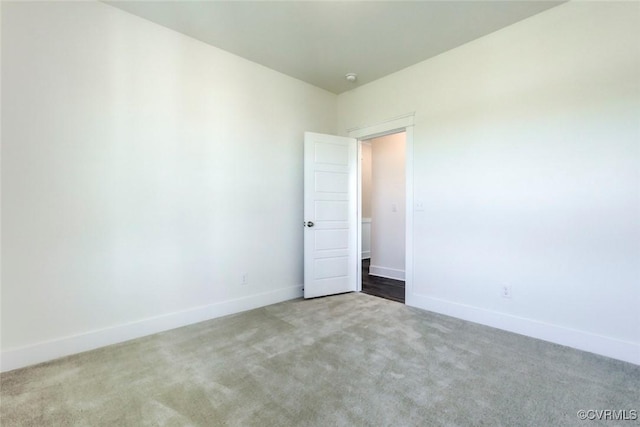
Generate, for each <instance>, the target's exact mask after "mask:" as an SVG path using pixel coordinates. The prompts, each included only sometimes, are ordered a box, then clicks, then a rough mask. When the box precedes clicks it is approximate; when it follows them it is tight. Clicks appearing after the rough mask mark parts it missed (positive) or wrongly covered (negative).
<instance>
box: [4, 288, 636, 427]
mask: <svg viewBox="0 0 640 427" xmlns="http://www.w3.org/2000/svg"><path fill="white" fill-rule="evenodd" d="M0 378H1V391H0V396H1V399H2V400H1V403H0V405H1V406H0V414H1V415H0V416H1V418H0V419H1V424H2V426H3V427H6V426H14V425H19V426H31V425H34V426H56V425H81V426H187V425H190V426H218V425H220V426H225V425H228V426H298V425H301V426H302V425H304V426H323V427H325V426H469V425H474V426H481V425H483V426H570V425H582V426H595V425H607V426H612V425H624V426H631V425H638V423H639V422H638V421H637V420H636V421H618V422H616V421H604V422H598V421H580V420H579V418H578V417H577V415H576V414H577V412H578V411H579V410H581V409H584V410H607V409H610V410H626V411H627V415H628V417H630V415H632V413H631V412H630V411H631V410H636V411H638V410H640V366H636V365H632V364H628V363H624V362H619V361H616V360H612V359H607V358H604V357H600V356H596V355H593V354H589V353H584V352H580V351H576V350H572V349H569V348H565V347H561V346H558V345H554V344H549V343H546V342H542V341H538V340H534V339H530V338H526V337H523V336H519V335H515V334H511V333H507V332H502V331H499V330H496V329H492V328H488V327H484V326H479V325H475V324H472V323H468V322H464V321H461V320H457V319H453V318H449V317H445V316H441V315H436V314H432V313H428V312H424V311H421V310H418V309H413V308H410V307H407V306H405V305H403V304H399V303H395V302H392V301H388V300H384V299H381V298H376V297H372V296H369V295H365V294H359V293H352V294H344V295H338V296H333V297H327V298H319V299H315V300H309V301H303V300H294V301H288V302H284V303H280V304H276V305H272V306H269V307H264V308H260V309H257V310H253V311H249V312H245V313H240V314H236V315H232V316H227V317H224V318H220V319H215V320H211V321H207V322H203V323H200V324H197V325H192V326H188V327H185V328H180V329H176V330H173V331H169V332H165V333H161V334H157V335H153V336H150V337H145V338H141V339H137V340H134V341H130V342H127V343H123V344H118V345H114V346H110V347H105V348H102V349H99V350H95V351H91V352H87V353H83V354H78V355H75V356H71V357H67V358H64V359H59V360H56V361H53V362H50V363H46V364H42V365H38V366H33V367H30V368H25V369H21V370H16V371H11V372H8V373H3V374H2V375H1V377H0Z"/></svg>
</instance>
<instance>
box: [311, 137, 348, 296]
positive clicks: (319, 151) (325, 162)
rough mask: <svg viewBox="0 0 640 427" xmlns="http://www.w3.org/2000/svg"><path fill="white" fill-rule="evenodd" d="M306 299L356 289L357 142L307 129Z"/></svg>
mask: <svg viewBox="0 0 640 427" xmlns="http://www.w3.org/2000/svg"><path fill="white" fill-rule="evenodd" d="M304 144H305V145H304V153H305V154H304V156H305V157H304V224H305V231H304V297H305V298H313V297H318V296H324V295H331V294H337V293H342V292H350V291H355V290H356V283H357V260H358V258H357V217H358V214H357V192H356V191H357V175H356V173H357V141H356V140H355V139H354V138H345V137H339V136H333V135H323V134H317V133H311V132H306V133H305V141H304Z"/></svg>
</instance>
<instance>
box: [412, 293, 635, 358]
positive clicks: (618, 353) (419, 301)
mask: <svg viewBox="0 0 640 427" xmlns="http://www.w3.org/2000/svg"><path fill="white" fill-rule="evenodd" d="M407 296H409V294H407ZM407 305H411V306H413V307H417V308H421V309H423V310H428V311H433V312H435V313H440V314H445V315H447V316H452V317H455V318H458V319H463V320H467V321H470V322H474V323H479V324H481V325H486V326H491V327H494V328H498V329H502V330H505V331H509V332H514V333H517V334H521V335H525V336H528V337H531V338H537V339H540V340H544V341H549V342H552V343H555V344H560V345H563V346H567V347H572V348H575V349H578V350H582V351H588V352H591V353H595V354H599V355H602V356H607V357H611V358H614V359H618V360H623V361H625V362H629V363H634V364H636V365H640V344H638V343H633V342H629V341H622V340H617V339H614V338H609V337H605V336H602V335H596V334H592V333H589V332H584V331H579V330H576V329H571V328H565V327H562V326H557V325H552V324H549V323H544V322H540V321H537V320H532V319H527V318H524V317H519V316H514V315H511V314H506V313H500V312H497V311H492V310H486V309H483V308H478V307H473V306H470V305H466V304H460V303H455V302H451V301H446V300H442V299H438V298H433V297H428V296H425V295H416V294H411V299H410V301H409V300H407Z"/></svg>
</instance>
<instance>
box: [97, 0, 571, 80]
mask: <svg viewBox="0 0 640 427" xmlns="http://www.w3.org/2000/svg"><path fill="white" fill-rule="evenodd" d="M105 3H108V4H110V5H112V6H115V7H117V8H120V9H122V10H125V11H127V12H130V13H132V14H134V15H138V16H140V17H142V18H145V19H148V20H149V21H152V22H155V23H157V24H160V25H163V26H165V27H168V28H171V29H173V30H176V31H178V32H180V33H183V34H186V35H188V36H191V37H193V38H195V39H198V40H201V41H203V42H205V43H208V44H210V45H213V46H216V47H218V48H220V49H223V50H226V51H228V52H231V53H233V54H236V55H238V56H241V57H244V58H246V59H249V60H251V61H253V62H257V63H259V64H262V65H264V66H266V67H269V68H272V69H274V70H277V71H280V72H282V73H284V74H287V75H289V76H291V77H295V78H297V79H300V80H303V81H305V82H308V83H310V84H312V85H315V86H318V87H321V88H323V89H326V90H328V91H330V92H333V93H341V92H344V91H347V90H350V89H353V88H354V85H361V84H364V83H368V82H371V81H373V80H376V79H379V78H381V77H383V76H386V75H388V74H390V73H393V72H395V71H398V70H401V69H403V68H406V67H408V66H410V65H413V64H416V63H418V62H421V61H424V60H425V59H428V58H431V57H433V56H435V55H438V54H440V53H442V52H445V51H447V50H449V49H453V48H455V47H457V46H460V45H462V44H464V43H467V42H469V41H471V40H474V39H477V38H479V37H482V36H484V35H486V34H489V33H491V32H493V31H496V30H498V29H500V28H503V27H506V26H508V25H511V24H513V23H515V22H517V21H520V20H522V19H525V18H527V17H529V16H531V15H534V14H536V13H539V12H541V11H543V10H546V9H549V8H551V7H554V6H557V5H558V4H560V3H562V2H558V1H544V0H537V1H525V0H521V1H513V0H511V1H495V0H488V1H483V0H474V1H457V0H453V1H452V0H449V1H106V2H105ZM349 72H354V73H357V74H358V81H357V82H356V83H355V84H354V83H350V82H348V81H346V79H345V77H344V76H345V74H346V73H349Z"/></svg>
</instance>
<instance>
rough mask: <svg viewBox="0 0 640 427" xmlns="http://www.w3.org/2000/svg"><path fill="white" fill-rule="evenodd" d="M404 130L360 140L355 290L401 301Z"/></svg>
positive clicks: (403, 220) (404, 201)
mask: <svg viewBox="0 0 640 427" xmlns="http://www.w3.org/2000/svg"><path fill="white" fill-rule="evenodd" d="M406 148H407V138H406V131H405V130H401V131H400V132H395V133H389V134H385V135H383V136H379V137H375V138H371V139H365V140H360V142H359V152H360V156H359V158H360V167H359V170H360V177H359V182H360V185H359V189H360V191H359V193H360V209H359V213H360V214H359V221H360V229H361V233H360V238H361V242H360V246H361V251H360V260H361V261H360V262H361V265H360V267H361V268H360V270H361V274H360V283H359V285H360V290H361V291H362V292H363V293H366V294H369V295H374V296H378V297H382V298H386V299H389V300H392V301H397V302H401V303H404V302H405V292H406V290H405V266H406V265H407V263H406V253H405V252H406V251H405V248H406V240H405V237H406V230H407V221H406V219H407V213H406V210H407V197H406V182H407V180H406Z"/></svg>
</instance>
